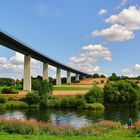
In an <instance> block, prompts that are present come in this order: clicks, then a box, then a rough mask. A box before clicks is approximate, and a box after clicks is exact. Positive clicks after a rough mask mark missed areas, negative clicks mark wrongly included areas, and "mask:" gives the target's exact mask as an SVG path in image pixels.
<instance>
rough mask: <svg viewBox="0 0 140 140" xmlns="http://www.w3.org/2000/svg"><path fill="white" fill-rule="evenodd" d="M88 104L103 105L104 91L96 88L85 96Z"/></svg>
mask: <svg viewBox="0 0 140 140" xmlns="http://www.w3.org/2000/svg"><path fill="white" fill-rule="evenodd" d="M85 100H86V102H87V103H97V102H98V103H102V102H103V91H102V89H101V88H99V87H95V88H93V89H92V90H90V91H89V92H88V93H87V94H86V95H85Z"/></svg>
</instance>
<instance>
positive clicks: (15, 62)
mask: <svg viewBox="0 0 140 140" xmlns="http://www.w3.org/2000/svg"><path fill="white" fill-rule="evenodd" d="M23 63H24V55H22V54H20V53H18V52H16V54H15V55H14V56H12V57H11V58H9V59H8V58H6V57H0V73H1V75H3V74H5V75H6V77H8V75H11V74H12V75H14V76H15V75H16V77H17V78H22V77H23V68H24V67H23ZM40 66H41V65H40V63H39V62H38V61H36V60H34V59H31V70H32V72H31V73H32V76H37V75H39V74H40V73H41V72H40Z"/></svg>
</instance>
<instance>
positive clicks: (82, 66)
mask: <svg viewBox="0 0 140 140" xmlns="http://www.w3.org/2000/svg"><path fill="white" fill-rule="evenodd" d="M68 65H69V66H70V67H73V68H75V69H77V70H80V71H83V72H86V73H89V74H94V73H98V74H100V73H101V69H100V67H99V66H92V65H91V64H90V63H77V64H75V63H72V62H70V63H68Z"/></svg>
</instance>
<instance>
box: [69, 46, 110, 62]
mask: <svg viewBox="0 0 140 140" xmlns="http://www.w3.org/2000/svg"><path fill="white" fill-rule="evenodd" d="M82 50H83V51H84V52H83V53H81V54H80V55H79V56H74V57H70V62H72V63H93V62H95V61H97V60H98V59H100V58H103V59H105V60H112V54H111V52H110V50H109V49H108V48H106V47H104V46H102V45H101V44H94V45H93V44H89V45H87V46H83V47H82Z"/></svg>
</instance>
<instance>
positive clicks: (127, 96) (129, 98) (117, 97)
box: [104, 80, 137, 105]
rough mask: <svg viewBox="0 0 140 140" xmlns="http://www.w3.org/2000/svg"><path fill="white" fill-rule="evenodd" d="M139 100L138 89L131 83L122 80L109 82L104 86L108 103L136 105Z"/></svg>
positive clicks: (105, 99) (105, 100)
mask: <svg viewBox="0 0 140 140" xmlns="http://www.w3.org/2000/svg"><path fill="white" fill-rule="evenodd" d="M136 100H137V93H136V90H135V89H134V88H133V87H132V85H131V83H129V82H127V81H124V80H120V81H116V82H109V83H107V84H106V85H105V87H104V102H105V103H107V104H110V103H114V104H120V103H121V104H129V105H134V104H135V103H136Z"/></svg>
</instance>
